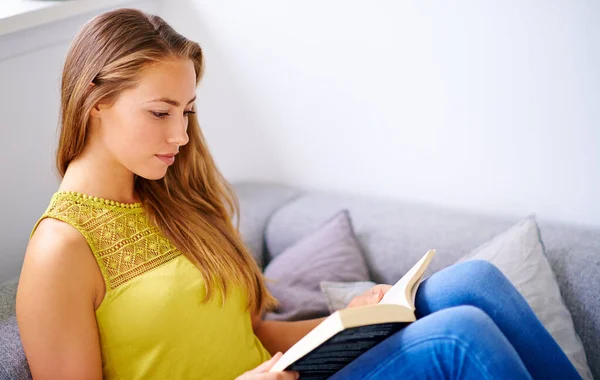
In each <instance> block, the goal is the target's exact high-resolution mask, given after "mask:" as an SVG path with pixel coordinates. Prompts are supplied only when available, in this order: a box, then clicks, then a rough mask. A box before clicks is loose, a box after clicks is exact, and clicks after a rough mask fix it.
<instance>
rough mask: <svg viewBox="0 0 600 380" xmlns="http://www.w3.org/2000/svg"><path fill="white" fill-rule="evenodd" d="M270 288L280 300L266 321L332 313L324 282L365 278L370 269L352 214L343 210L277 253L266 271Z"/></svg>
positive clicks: (309, 317)
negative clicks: (325, 295) (322, 286)
mask: <svg viewBox="0 0 600 380" xmlns="http://www.w3.org/2000/svg"><path fill="white" fill-rule="evenodd" d="M264 275H265V277H266V278H267V287H268V288H269V290H270V291H271V293H272V294H273V296H274V297H275V298H276V299H277V300H278V301H279V303H280V306H279V308H278V309H277V310H276V311H275V312H270V313H266V314H265V316H264V319H266V320H286V321H291V320H302V319H311V318H318V317H324V316H327V315H329V309H328V307H327V303H326V302H325V299H324V298H323V296H322V294H321V290H320V287H319V284H320V283H321V281H326V280H327V281H365V280H368V279H369V270H368V268H367V264H366V262H365V259H364V255H363V252H362V249H361V248H360V245H359V242H358V239H357V238H356V235H355V234H354V229H353V227H352V221H351V219H350V213H349V212H348V210H345V209H344V210H341V211H339V212H338V213H336V214H335V215H334V216H333V217H331V218H330V219H329V220H327V221H326V222H325V223H324V224H323V225H321V226H320V227H319V228H318V229H317V230H316V231H314V232H312V233H310V234H309V235H307V236H305V237H303V238H302V239H300V240H299V241H298V242H297V243H295V244H294V245H292V246H290V247H288V248H287V249H286V250H284V251H283V252H282V253H281V254H279V255H277V257H275V258H274V259H273V260H272V261H271V262H270V263H269V265H267V267H266V268H265V271H264Z"/></svg>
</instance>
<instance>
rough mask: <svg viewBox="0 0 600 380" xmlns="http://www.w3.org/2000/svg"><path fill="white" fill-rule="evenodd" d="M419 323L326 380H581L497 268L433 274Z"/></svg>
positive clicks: (473, 266) (425, 286)
mask: <svg viewBox="0 0 600 380" xmlns="http://www.w3.org/2000/svg"><path fill="white" fill-rule="evenodd" d="M416 307H417V321H416V322H413V323H411V324H410V325H408V326H407V327H405V328H404V329H402V330H400V331H398V332H397V333H395V334H393V335H392V336H390V337H388V338H387V339H386V340H384V341H383V342H381V343H379V344H378V345H377V346H375V347H373V348H372V349H370V350H369V351H367V352H365V353H364V354H363V355H361V356H360V357H359V358H357V359H356V360H354V361H353V362H352V363H350V364H349V365H347V366H346V367H344V368H343V369H342V370H340V371H339V372H338V373H336V374H335V375H334V376H332V377H331V379H344V380H345V379H531V378H534V379H561V380H562V379H580V378H581V377H580V376H579V375H578V374H577V372H576V370H575V368H574V367H573V365H572V364H571V362H570V361H569V360H568V358H567V357H566V356H565V354H564V352H563V351H562V350H561V348H560V347H559V346H558V344H557V343H556V342H555V341H554V339H553V338H552V336H551V335H550V334H549V333H548V331H547V330H546V329H545V328H544V326H543V325H542V324H541V323H540V321H539V320H538V318H537V317H536V316H535V314H534V313H533V311H532V310H531V308H530V307H529V305H528V304H527V301H525V299H524V298H523V297H522V296H521V294H520V293H519V292H518V291H517V290H516V289H515V288H514V287H513V286H512V284H511V283H510V282H509V280H508V279H507V278H506V277H505V276H504V275H503V274H502V272H500V270H498V269H497V268H496V267H495V266H493V265H492V264H490V263H489V262H487V261H483V260H474V261H467V262H463V263H460V264H456V265H454V266H451V267H449V268H446V269H444V270H441V271H439V272H438V273H435V274H434V275H432V276H431V277H430V278H428V279H427V280H425V281H423V283H421V285H420V287H419V290H418V292H417V296H416Z"/></svg>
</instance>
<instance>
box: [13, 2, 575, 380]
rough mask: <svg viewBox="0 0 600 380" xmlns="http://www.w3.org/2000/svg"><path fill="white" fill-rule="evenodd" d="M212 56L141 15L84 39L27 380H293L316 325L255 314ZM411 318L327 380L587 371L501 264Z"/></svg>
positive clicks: (29, 255) (30, 321)
mask: <svg viewBox="0 0 600 380" xmlns="http://www.w3.org/2000/svg"><path fill="white" fill-rule="evenodd" d="M203 62H204V57H203V55H202V50H201V49H200V47H199V46H198V44H197V43H195V42H192V41H190V40H188V39H186V38H184V37H183V36H181V35H179V34H178V33H176V32H175V31H174V30H173V29H172V28H171V27H170V26H169V25H167V24H166V23H165V22H164V21H163V20H162V19H161V18H159V17H156V16H153V15H148V14H145V13H142V12H140V11H137V10H132V9H120V10H116V11H112V12H108V13H105V14H102V15H100V16H98V17H96V18H94V19H93V20H91V21H90V22H89V23H87V24H86V25H85V26H84V27H83V29H82V30H81V31H80V32H79V33H78V35H77V36H76V37H75V40H74V42H73V44H72V46H71V48H70V50H69V52H68V55H67V58H66V62H65V66H64V71H63V76H62V88H61V133H60V140H59V145H58V152H57V166H58V170H59V172H60V175H61V177H62V182H61V184H60V187H59V189H58V191H57V192H56V193H55V194H54V195H53V196H52V198H51V200H50V204H49V206H48V208H47V209H46V211H45V212H44V213H43V215H42V216H41V217H40V219H39V221H38V223H37V224H36V225H35V226H34V228H33V231H32V233H31V236H30V241H29V245H28V247H27V252H26V256H25V260H24V263H23V268H22V273H21V277H20V281H19V288H18V292H17V320H18V324H19V328H20V333H21V339H22V342H23V347H24V350H25V354H26V356H27V359H28V362H29V366H30V369H31V372H32V375H33V378H34V379H63V380H64V379H101V378H106V379H128V380H130V379H201V378H202V379H205V378H207V379H233V378H236V377H237V378H240V379H294V378H296V377H297V373H294V372H289V371H286V372H280V373H268V370H269V369H270V368H271V367H272V365H273V364H274V363H275V362H276V361H277V359H278V358H279V357H280V356H281V353H280V352H283V351H285V350H287V349H288V348H289V347H290V346H291V345H293V344H294V343H295V342H296V341H298V340H299V339H300V338H301V337H302V336H304V335H305V334H306V333H307V332H308V331H310V329H312V328H313V327H315V326H316V325H317V324H318V323H319V322H320V320H308V321H297V322H274V321H262V320H261V315H262V314H263V313H264V312H265V311H266V310H269V309H272V308H273V307H274V305H275V304H276V301H275V300H274V299H273V297H272V296H271V295H270V294H269V292H268V291H267V288H266V287H265V284H264V280H263V277H262V274H261V271H260V269H259V268H258V267H257V265H256V263H255V262H254V260H253V259H252V257H251V255H250V254H249V252H248V249H247V247H245V245H244V243H243V241H242V239H241V237H240V235H239V232H238V230H237V228H235V227H234V225H233V222H232V218H233V215H235V214H236V213H237V207H238V204H237V200H236V198H235V194H234V192H233V191H232V188H231V187H230V185H229V184H228V183H227V182H226V180H225V179H224V178H223V176H222V175H221V173H220V172H219V171H218V169H217V167H216V165H215V163H214V161H213V158H212V157H211V155H210V153H209V150H208V149H207V146H206V143H205V141H204V138H203V136H202V133H201V130H200V128H199V125H198V121H197V118H196V115H195V111H194V110H195V107H194V102H195V99H196V95H195V91H196V87H197V85H198V83H199V81H200V79H201V77H202V73H203ZM238 215H239V214H238ZM389 287H390V286H389V285H378V286H376V287H375V288H373V289H372V291H370V292H367V293H366V294H364V295H363V296H360V297H357V298H356V299H355V300H353V302H352V303H351V305H350V307H354V306H358V305H361V304H368V303H375V302H378V301H379V299H380V298H381V296H382V295H383V294H384V293H385V292H386V291H387V290H388V289H389ZM417 312H418V314H419V320H417V321H416V322H414V323H413V324H411V325H409V326H408V327H406V328H405V329H403V330H401V331H400V332H398V333H396V334H394V335H393V336H391V337H390V338H388V339H387V340H385V341H384V342H382V343H381V344H379V345H378V346H376V347H375V348H373V349H371V350H370V351H368V352H367V353H365V354H364V355H363V356H361V357H360V358H358V359H357V360H356V361H354V362H353V363H351V364H350V365H348V366H347V367H345V368H344V369H342V370H341V371H339V372H338V373H337V374H336V375H335V376H334V378H339V379H353V378H356V379H363V378H406V379H408V378H425V377H427V378H432V377H445V378H510V379H520V378H531V377H535V378H553V377H554V378H560V379H568V378H576V377H577V373H576V372H575V370H574V368H573V366H572V365H571V364H570V362H569V361H568V359H567V358H566V356H565V355H564V353H563V352H562V351H561V349H560V348H559V346H558V345H557V344H556V342H555V341H554V340H553V339H552V338H551V336H550V335H549V334H548V332H547V331H546V330H545V329H544V327H543V326H542V325H541V324H540V322H539V321H538V319H537V318H536V317H535V315H534V314H533V312H532V311H531V309H530V308H529V307H528V305H527V303H526V302H525V300H524V299H523V298H522V297H521V296H520V295H519V293H518V292H517V291H516V290H515V289H514V288H513V287H512V286H511V285H510V283H509V282H508V281H507V280H506V278H505V277H504V276H503V275H502V274H501V273H500V272H499V271H498V270H497V269H496V268H494V267H493V266H491V265H490V264H486V263H484V262H470V263H463V264H460V265H456V266H454V267H451V268H448V269H446V270H443V271H441V272H438V273H437V274H435V275H433V276H432V277H430V278H429V279H428V280H427V281H425V282H424V283H423V284H422V285H421V287H420V289H419V292H418V294H417ZM272 355H273V356H272Z"/></svg>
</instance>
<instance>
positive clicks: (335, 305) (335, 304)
mask: <svg viewBox="0 0 600 380" xmlns="http://www.w3.org/2000/svg"><path fill="white" fill-rule="evenodd" d="M320 285H321V292H322V293H323V296H324V297H325V302H327V307H328V308H329V312H330V313H333V312H334V311H336V310H340V309H344V308H345V307H346V306H348V304H349V303H350V301H352V299H353V298H354V297H356V296H359V295H361V294H363V293H364V292H366V291H367V290H369V289H371V288H372V287H374V286H375V285H377V284H376V283H374V282H373V281H356V282H340V281H321V284H320Z"/></svg>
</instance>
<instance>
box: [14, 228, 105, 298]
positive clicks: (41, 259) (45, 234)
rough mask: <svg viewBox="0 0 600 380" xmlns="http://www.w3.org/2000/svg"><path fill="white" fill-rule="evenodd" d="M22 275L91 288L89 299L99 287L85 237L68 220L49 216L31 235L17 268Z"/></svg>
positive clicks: (97, 271)
mask: <svg viewBox="0 0 600 380" xmlns="http://www.w3.org/2000/svg"><path fill="white" fill-rule="evenodd" d="M24 276H25V277H30V280H32V282H36V280H35V278H42V277H43V278H44V279H45V281H50V282H51V283H53V284H54V286H58V287H65V288H69V287H83V288H88V289H91V290H92V293H91V296H92V301H93V300H94V299H95V298H96V296H97V293H98V292H99V290H100V289H98V288H99V286H100V287H102V286H103V282H102V276H101V273H99V268H98V265H97V263H96V260H95V258H94V255H93V253H92V252H91V249H90V247H89V245H88V242H87V240H86V239H85V237H84V236H83V235H82V234H81V233H80V231H78V230H77V229H76V228H75V227H73V226H72V225H70V224H69V223H66V222H63V221H61V220H58V219H53V218H45V219H43V220H41V221H40V222H39V223H38V225H37V228H36V230H35V231H34V232H33V234H32V235H31V238H30V240H29V243H28V245H27V249H26V251H25V258H24V261H23V267H22V270H21V278H22V277H24ZM98 280H100V281H98Z"/></svg>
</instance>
